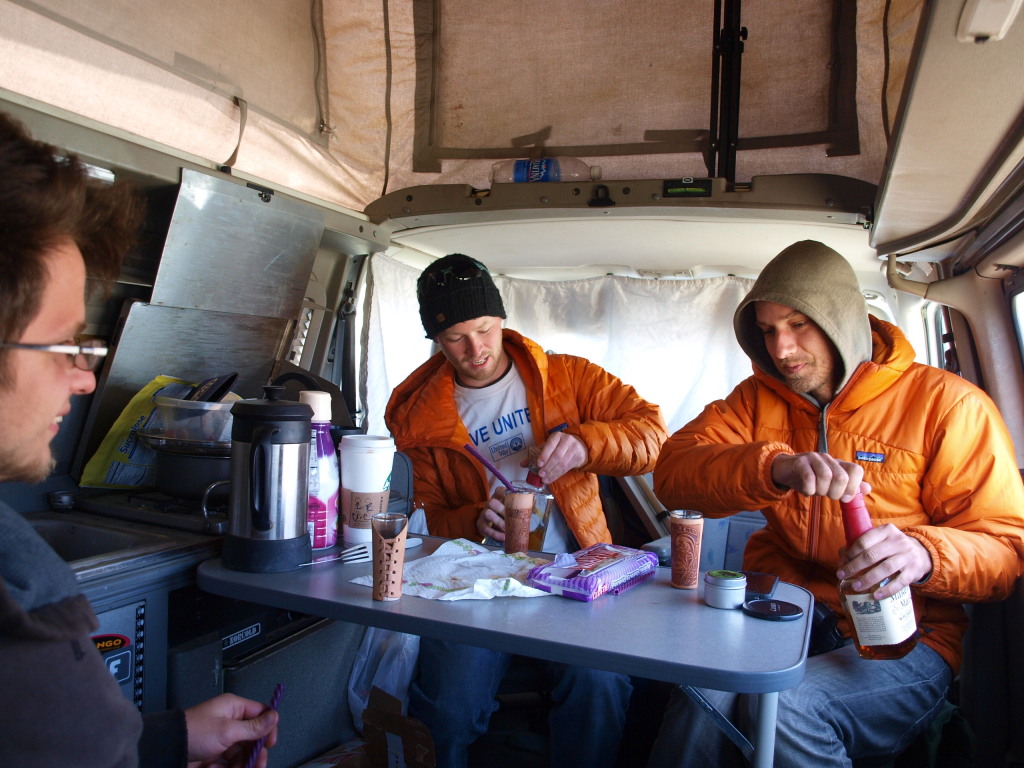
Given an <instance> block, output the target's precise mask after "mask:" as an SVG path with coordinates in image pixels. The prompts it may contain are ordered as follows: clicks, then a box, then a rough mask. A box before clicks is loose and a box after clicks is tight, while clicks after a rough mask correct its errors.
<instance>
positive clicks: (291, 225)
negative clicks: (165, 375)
mask: <svg viewBox="0 0 1024 768" xmlns="http://www.w3.org/2000/svg"><path fill="white" fill-rule="evenodd" d="M323 229H324V222H323V213H322V212H321V211H319V210H318V209H316V208H314V207H313V206H308V205H304V204H302V203H299V202H296V201H293V200H289V199H285V198H282V197H281V196H279V195H276V194H273V192H272V191H271V190H263V189H257V188H253V187H249V186H245V185H243V184H240V183H236V182H233V181H230V180H228V179H224V178H217V177H215V176H210V175H207V174H203V173H199V172H197V171H193V170H190V169H187V168H186V169H183V170H182V181H181V191H180V194H179V196H178V201H177V203H176V205H175V207H174V213H173V215H172V217H171V224H170V229H169V231H168V233H167V240H166V242H165V245H164V253H163V256H162V257H161V260H160V270H159V272H158V274H157V278H156V282H155V283H154V285H153V295H152V299H151V301H152V303H153V304H157V305H166V306H172V307H185V308H191V309H207V310H213V311H217V312H231V313H244V314H247V315H262V316H265V317H280V318H287V319H289V320H290V319H293V318H295V317H298V314H299V309H300V308H301V306H302V299H303V296H304V292H305V289H306V284H307V283H308V282H309V276H310V273H311V272H312V269H313V261H314V259H315V258H316V253H317V249H318V247H319V244H320V239H321V236H322V235H323ZM228 276H230V277H229V279H225V278H227V277H228Z"/></svg>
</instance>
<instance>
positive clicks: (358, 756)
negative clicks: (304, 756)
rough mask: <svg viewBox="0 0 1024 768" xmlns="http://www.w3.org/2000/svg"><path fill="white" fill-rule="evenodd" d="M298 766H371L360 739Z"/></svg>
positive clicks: (357, 767) (364, 745) (358, 767)
mask: <svg viewBox="0 0 1024 768" xmlns="http://www.w3.org/2000/svg"><path fill="white" fill-rule="evenodd" d="M299 768H371V766H370V757H369V756H368V755H367V754H366V742H365V741H363V740H362V739H353V740H352V741H349V742H346V743H344V744H342V745H341V746H340V747H335V748H334V749H332V750H331V751H330V752H325V753H324V754H322V755H320V757H316V758H313V760H312V761H310V762H308V763H303V764H302V765H301V766H299Z"/></svg>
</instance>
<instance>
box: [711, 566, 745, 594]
mask: <svg viewBox="0 0 1024 768" xmlns="http://www.w3.org/2000/svg"><path fill="white" fill-rule="evenodd" d="M704 583H705V584H708V585H710V586H713V587H724V588H725V589H745V588H746V586H747V577H746V576H745V575H744V574H742V573H740V572H739V571H726V570H718V571H708V572H707V573H705V574H704Z"/></svg>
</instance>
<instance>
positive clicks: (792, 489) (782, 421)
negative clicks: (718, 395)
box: [651, 241, 1024, 767]
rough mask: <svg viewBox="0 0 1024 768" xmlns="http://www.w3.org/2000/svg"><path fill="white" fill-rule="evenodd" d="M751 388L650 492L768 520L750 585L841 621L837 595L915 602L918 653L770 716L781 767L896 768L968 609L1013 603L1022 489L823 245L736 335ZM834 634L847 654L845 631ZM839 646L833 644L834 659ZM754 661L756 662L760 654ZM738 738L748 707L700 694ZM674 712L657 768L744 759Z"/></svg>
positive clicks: (795, 257) (964, 400) (954, 394)
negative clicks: (794, 597) (855, 515)
mask: <svg viewBox="0 0 1024 768" xmlns="http://www.w3.org/2000/svg"><path fill="white" fill-rule="evenodd" d="M734 328H735V332H736V337H737V339H738V340H739V343H740V346H741V347H742V348H743V350H744V351H745V352H746V353H747V355H748V356H749V357H750V358H751V360H752V361H753V363H754V375H753V376H751V377H750V378H748V379H746V380H745V381H743V382H741V383H740V384H739V385H738V386H737V387H736V388H735V389H734V390H733V391H732V393H730V394H729V396H728V397H727V398H726V399H725V400H719V401H716V402H714V403H711V404H710V405H708V406H707V407H706V408H705V409H704V412H703V413H702V414H701V415H700V416H698V417H697V418H696V419H694V420H693V421H691V422H690V423H689V424H687V425H686V426H685V427H683V428H682V429H681V430H679V431H678V432H677V433H676V434H674V435H673V436H672V437H671V438H670V439H669V441H668V442H667V443H666V444H665V446H664V448H663V450H662V453H661V457H660V459H659V461H658V465H657V467H656V468H655V472H654V481H655V490H656V493H657V494H658V498H659V499H661V501H662V502H663V503H664V504H666V505H667V506H668V507H669V508H670V509H676V508H683V509H694V510H699V511H702V512H703V513H704V514H705V515H707V516H709V517H722V516H725V515H728V514H732V513H734V512H738V511H741V510H748V509H760V510H762V512H763V513H764V516H765V518H766V520H767V525H766V526H765V527H764V529H762V530H760V531H758V532H756V533H755V534H753V535H752V536H751V538H750V541H749V543H748V545H747V548H746V552H745V554H744V567H745V568H746V569H749V570H753V571H767V572H771V573H775V574H778V575H779V576H780V577H781V578H782V580H784V581H788V582H791V583H794V584H799V585H801V586H803V587H805V588H807V589H808V590H810V591H811V592H812V593H813V594H814V597H815V600H816V601H817V602H818V603H820V604H824V605H827V606H828V607H829V608H830V609H832V610H833V611H838V610H839V607H840V606H839V598H838V590H837V587H838V583H839V581H840V580H841V579H843V578H846V577H850V576H854V575H857V576H856V578H857V579H858V582H859V584H858V585H855V586H857V587H858V588H860V587H861V586H863V587H864V588H866V587H868V586H870V585H872V584H877V583H880V582H881V581H883V580H884V579H885V578H889V579H890V581H889V583H888V584H886V585H885V586H883V587H881V588H880V589H878V590H877V591H876V592H875V593H874V596H875V598H876V599H883V598H885V597H888V596H890V595H892V594H895V593H896V592H897V591H899V590H900V589H902V588H903V587H905V586H908V585H909V586H910V587H911V592H912V596H913V601H914V609H915V614H916V617H917V622H918V627H919V629H920V639H919V642H918V643H917V645H916V646H915V648H914V650H913V651H911V652H910V653H909V654H908V655H907V656H905V657H903V658H902V659H899V660H887V661H867V660H864V659H861V658H860V657H859V656H858V654H857V652H856V649H855V648H854V646H853V645H852V644H846V645H842V646H841V647H839V648H837V649H834V650H831V651H829V652H826V653H822V654H821V655H815V656H812V657H811V658H809V659H808V661H807V668H806V675H805V677H804V680H803V682H802V683H801V684H800V685H798V686H797V687H796V688H793V689H791V690H788V691H783V692H782V693H781V694H780V696H779V710H778V728H777V735H776V752H775V765H776V766H780V767H788V766H801V767H802V766H812V765H813V766H849V765H850V761H851V760H854V759H859V758H884V757H887V756H894V755H896V754H898V753H899V752H900V751H902V749H904V748H905V747H907V746H908V745H909V744H910V743H911V742H912V741H913V740H914V739H915V737H916V736H917V735H918V734H919V733H921V732H922V731H923V730H924V729H926V728H927V726H928V723H929V722H930V721H931V719H932V717H933V716H934V715H935V714H936V713H937V711H938V709H939V707H940V706H941V704H942V702H943V700H944V699H945V697H946V693H947V689H948V686H949V684H950V682H951V680H952V678H953V676H954V675H955V674H956V671H957V670H958V668H959V665H960V661H961V644H962V641H963V636H964V631H965V629H966V626H967V619H966V615H965V613H964V610H963V608H962V607H961V605H960V604H961V603H963V602H978V601H984V600H999V599H1002V598H1004V597H1006V596H1008V595H1009V594H1010V593H1011V592H1012V590H1013V588H1014V584H1015V582H1016V580H1017V578H1018V577H1019V576H1020V574H1021V563H1022V558H1024V489H1022V485H1021V478H1020V474H1019V472H1018V469H1017V462H1016V458H1015V454H1014V449H1013V444H1012V442H1011V439H1010V436H1009V434H1008V432H1007V429H1006V427H1005V425H1004V424H1003V422H1002V419H1001V418H1000V415H999V412H998V411H997V409H996V407H995V405H994V404H993V403H992V401H991V400H990V399H989V398H988V397H987V395H985V393H983V392H982V391H981V390H979V389H978V388H976V387H974V386H973V385H971V384H970V383H968V382H966V381H964V380H963V379H961V378H959V377H957V376H955V375H953V374H951V373H947V372H945V371H942V370H939V369H937V368H933V367H930V366H926V365H921V364H919V363H916V362H914V351H913V349H912V348H911V346H910V344H909V343H908V342H907V340H906V339H905V338H904V336H903V334H902V333H901V332H900V330H899V329H898V328H896V327H895V326H894V325H891V324H890V323H887V322H884V321H882V320H878V319H877V318H874V317H869V316H868V313H867V308H866V305H865V303H864V300H863V298H862V296H861V294H860V290H859V288H858V285H857V280H856V277H855V275H854V273H853V270H852V269H851V268H850V266H849V264H848V263H847V262H846V260H845V259H843V258H842V256H840V255H839V254H838V253H836V252H835V251H833V250H832V249H830V248H828V247H826V246H825V245H823V244H821V243H818V242H814V241H804V242H800V243H796V244H794V245H792V246H790V247H789V248H786V249H785V250H784V251H782V253H780V254H779V255H778V256H776V257H775V259H773V260H772V261H771V262H770V263H769V264H768V265H767V266H766V267H765V269H764V270H763V271H762V273H761V275H760V277H759V278H758V280H757V281H756V283H755V284H754V286H753V288H752V289H751V290H750V292H749V293H748V294H747V296H746V297H745V298H744V300H743V301H742V302H741V303H740V306H739V308H738V309H737V310H736V314H735V316H734ZM858 491H864V492H865V501H866V505H867V508H868V510H869V511H870V513H871V517H872V521H873V523H874V526H875V527H874V528H872V529H871V530H869V531H868V532H867V533H865V534H864V535H862V536H861V537H860V538H859V539H857V540H856V541H854V542H853V543H852V544H851V545H850V546H849V547H847V548H846V549H845V550H843V547H844V546H845V539H844V533H843V526H842V520H841V513H840V508H839V500H840V499H842V500H844V501H845V500H849V499H850V498H852V497H853V495H854V494H855V493H857V492H858ZM839 629H840V630H841V632H842V634H843V635H844V636H845V637H847V638H848V637H849V634H850V633H849V629H848V627H847V624H846V620H845V619H840V621H839ZM840 642H841V641H840ZM752 652H756V649H752ZM703 693H704V694H705V696H706V697H707V698H708V699H709V700H711V701H712V702H713V703H714V704H715V705H716V706H717V707H718V709H719V710H720V711H722V712H725V713H726V714H730V715H732V716H733V717H734V719H738V720H739V721H740V722H743V720H744V718H745V717H749V716H750V714H751V713H750V711H749V703H750V702H749V701H747V699H750V698H752V697H744V696H740V695H738V694H727V693H723V692H719V691H703ZM709 723H710V721H709V720H706V719H705V716H704V714H703V713H702V712H701V711H700V710H699V708H697V707H695V706H694V705H693V704H692V703H691V702H690V700H689V699H688V697H686V696H685V695H681V693H680V692H677V693H676V695H675V696H674V698H673V701H672V703H671V704H670V707H669V710H668V712H667V713H666V716H665V720H664V722H663V724H662V728H661V732H660V734H659V737H658V740H657V743H656V744H655V748H654V751H653V753H652V760H651V765H652V766H667V765H680V766H683V765H685V766H693V765H716V766H727V765H734V764H739V763H738V756H739V753H738V751H737V750H736V749H735V748H734V747H733V746H732V745H731V743H730V742H729V741H728V740H727V739H726V738H725V737H724V736H723V735H722V734H721V733H720V732H719V731H718V729H716V728H709V727H708V725H709Z"/></svg>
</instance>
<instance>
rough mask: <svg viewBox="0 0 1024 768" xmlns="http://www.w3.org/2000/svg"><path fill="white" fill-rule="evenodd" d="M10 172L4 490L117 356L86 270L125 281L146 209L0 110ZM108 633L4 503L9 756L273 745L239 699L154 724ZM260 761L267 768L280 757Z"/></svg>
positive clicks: (4, 717)
mask: <svg viewBox="0 0 1024 768" xmlns="http://www.w3.org/2000/svg"><path fill="white" fill-rule="evenodd" d="M0 178H2V179H3V184H0V425H2V429H0V483H3V482H9V481H22V482H40V481H42V480H44V479H45V478H46V476H47V475H48V474H49V472H50V470H51V468H52V464H53V459H52V456H51V451H50V442H51V441H52V440H53V438H54V436H55V435H56V434H57V431H58V429H59V428H60V423H61V420H62V419H63V417H64V416H65V415H66V414H67V413H68V411H69V410H70V409H71V398H72V397H73V396H75V395H86V394H89V393H90V392H92V391H93V389H95V387H96V378H95V376H94V374H93V371H94V370H95V369H96V368H97V367H98V365H99V363H100V362H101V361H102V359H103V356H104V355H105V354H106V352H107V350H106V347H105V346H103V344H101V343H98V342H95V341H78V340H76V339H77V336H78V334H80V333H81V332H82V329H83V328H84V326H85V290H86V278H87V277H90V278H97V279H99V280H101V281H104V282H106V281H110V280H113V279H114V278H116V277H117V275H118V272H119V269H120V263H121V258H122V256H123V255H124V253H125V251H127V249H128V245H129V243H130V242H131V239H132V237H133V235H134V233H135V230H136V226H137V224H138V223H139V221H140V219H141V209H140V206H139V203H138V202H137V200H136V199H135V198H134V197H133V196H132V195H131V193H129V192H128V191H127V190H125V189H123V188H122V187H119V186H116V185H115V186H113V187H107V186H103V185H101V184H99V183H95V182H92V181H89V180H88V179H87V176H86V174H85V170H84V168H83V166H82V165H81V163H79V162H78V161H77V160H76V159H75V158H59V157H57V156H56V155H55V152H54V148H53V147H50V146H48V145H46V144H43V143H41V142H36V141H33V140H32V139H31V138H29V137H28V135H27V134H26V133H25V132H24V129H23V128H22V127H21V126H20V125H18V124H17V123H15V122H14V121H13V120H11V119H10V118H9V117H7V116H6V115H3V114H0ZM97 628H98V622H97V620H96V617H95V615H94V614H93V611H92V609H91V607H90V606H89V602H88V600H86V598H85V596H84V595H83V594H82V593H81V592H80V591H79V590H78V586H77V583H76V579H75V574H74V572H73V571H72V570H71V569H70V568H69V567H68V565H67V564H66V563H65V562H64V561H63V560H61V559H60V557H58V556H57V554H56V553H55V552H54V551H53V550H52V549H51V548H50V547H49V546H48V545H47V544H46V543H45V542H44V541H43V540H42V539H41V538H40V537H39V536H38V535H37V534H36V533H35V530H34V529H33V528H32V526H31V525H29V523H28V522H27V521H26V520H25V519H24V518H23V517H22V516H21V515H20V514H19V513H18V512H16V511H15V510H13V509H11V508H10V507H8V506H7V505H6V504H4V503H3V502H0V692H2V696H0V723H3V727H2V733H3V738H0V765H2V766H18V768H53V766H65V767H68V766H86V765H88V766H103V767H104V768H133V766H137V765H142V766H146V768H161V767H162V766H181V765H185V763H186V761H189V762H191V763H194V764H196V765H198V764H199V761H203V764H204V765H213V764H214V763H216V764H217V765H234V766H241V765H242V764H243V763H244V762H245V760H246V757H247V755H248V754H249V752H250V751H251V749H252V744H250V743H249V742H255V741H256V740H258V739H260V738H261V737H267V742H266V744H267V745H268V746H271V745H273V744H274V743H275V742H276V740H277V713H276V712H271V711H269V710H267V708H266V707H265V706H264V705H263V704H261V703H259V702H256V701H251V700H249V699H243V698H240V697H238V696H233V695H231V694H223V695H221V696H217V697H215V698H213V699H210V700H208V701H206V702H203V703H202V704H198V705H196V706H195V707H192V708H190V709H188V710H186V711H185V712H181V711H171V712H159V713H153V714H149V715H146V717H145V722H144V719H143V718H142V717H140V716H139V713H138V711H137V710H136V709H135V707H134V705H133V704H132V703H131V702H130V701H128V700H127V699H126V698H124V696H123V695H122V694H121V691H120V688H118V686H117V684H116V683H115V682H114V678H113V677H112V676H111V674H110V672H108V671H107V668H106V666H105V664H104V663H103V660H102V658H101V657H100V655H99V653H98V651H97V650H96V647H95V646H94V645H93V643H92V642H91V640H90V637H89V636H90V634H91V633H93V632H95V631H96V629H97ZM264 710H267V711H264ZM206 761H209V762H206ZM253 764H254V765H256V766H259V767H260V768H265V766H266V764H267V752H266V751H265V750H261V754H260V756H259V758H258V760H257V761H256V762H255V763H253Z"/></svg>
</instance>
